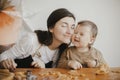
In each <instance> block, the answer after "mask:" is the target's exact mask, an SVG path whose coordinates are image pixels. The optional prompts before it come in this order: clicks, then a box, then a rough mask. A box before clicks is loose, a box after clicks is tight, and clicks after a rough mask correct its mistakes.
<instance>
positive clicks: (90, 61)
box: [86, 60, 96, 67]
mask: <svg viewBox="0 0 120 80" xmlns="http://www.w3.org/2000/svg"><path fill="white" fill-rule="evenodd" d="M86 63H87V66H88V67H95V66H96V61H95V60H87V62H86Z"/></svg>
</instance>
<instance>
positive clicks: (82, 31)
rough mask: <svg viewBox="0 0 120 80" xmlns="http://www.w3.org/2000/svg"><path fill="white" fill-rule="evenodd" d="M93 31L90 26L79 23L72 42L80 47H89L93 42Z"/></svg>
mask: <svg viewBox="0 0 120 80" xmlns="http://www.w3.org/2000/svg"><path fill="white" fill-rule="evenodd" d="M91 39H92V33H91V27H90V26H81V25H77V27H76V29H75V32H74V34H73V36H72V43H73V44H74V45H75V46H76V47H79V48H85V47H88V44H89V43H90V42H91Z"/></svg>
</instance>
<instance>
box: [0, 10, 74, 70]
mask: <svg viewBox="0 0 120 80" xmlns="http://www.w3.org/2000/svg"><path fill="white" fill-rule="evenodd" d="M47 27H48V31H40V30H37V31H35V33H30V34H28V35H27V36H25V37H23V38H22V40H21V41H19V43H17V44H16V45H14V46H13V47H12V48H11V49H9V50H7V51H5V52H4V53H2V54H1V55H0V65H1V67H2V68H8V69H14V68H16V66H17V67H30V65H32V66H34V67H37V62H38V63H39V65H41V64H43V63H45V67H46V68H51V67H56V65H57V61H58V60H59V57H60V55H61V53H62V52H63V51H64V50H65V49H66V48H67V47H68V45H69V43H70V38H71V35H72V34H73V32H74V27H75V17H74V15H73V14H72V13H71V12H69V11H68V10H67V9H64V8H60V9H57V10H55V11H53V12H52V13H51V14H50V16H49V17H48V20H47ZM31 55H32V57H31ZM13 59H15V62H14V60H13ZM19 59H22V60H19ZM23 61H24V62H23ZM31 62H32V64H31ZM42 62H43V63H42ZM15 63H17V65H16V64H15ZM23 63H24V64H26V65H24V64H23ZM39 67H42V66H39Z"/></svg>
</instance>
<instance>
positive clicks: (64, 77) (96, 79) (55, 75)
mask: <svg viewBox="0 0 120 80" xmlns="http://www.w3.org/2000/svg"><path fill="white" fill-rule="evenodd" d="M27 70H30V71H31V72H32V74H33V75H35V76H37V80H120V67H112V68H110V72H109V73H107V74H99V75H96V71H97V70H98V69H97V68H82V69H80V70H68V69H60V68H46V69H35V68H33V69H32V68H18V69H16V70H15V72H26V71H27Z"/></svg>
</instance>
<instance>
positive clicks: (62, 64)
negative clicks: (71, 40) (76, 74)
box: [57, 49, 70, 68]
mask: <svg viewBox="0 0 120 80" xmlns="http://www.w3.org/2000/svg"><path fill="white" fill-rule="evenodd" d="M69 53H70V49H66V50H65V51H64V52H63V53H62V55H61V57H60V60H59V61H58V65H57V67H58V68H69V66H68V62H69Z"/></svg>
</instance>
